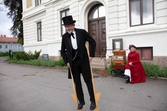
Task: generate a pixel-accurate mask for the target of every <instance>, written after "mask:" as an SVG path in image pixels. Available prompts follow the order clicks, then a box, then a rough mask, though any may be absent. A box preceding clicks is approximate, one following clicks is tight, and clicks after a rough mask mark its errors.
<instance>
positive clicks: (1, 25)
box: [0, 0, 13, 37]
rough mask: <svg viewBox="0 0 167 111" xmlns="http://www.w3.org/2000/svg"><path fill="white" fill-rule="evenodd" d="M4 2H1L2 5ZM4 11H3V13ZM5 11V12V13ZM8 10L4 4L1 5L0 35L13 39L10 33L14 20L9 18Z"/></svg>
mask: <svg viewBox="0 0 167 111" xmlns="http://www.w3.org/2000/svg"><path fill="white" fill-rule="evenodd" d="M2 1H3V0H0V3H2ZM2 9H3V11H2ZM4 10H5V11H4ZM7 12H8V10H7V8H5V6H4V5H3V4H0V35H1V34H2V35H6V36H7V37H13V36H12V35H11V34H10V33H11V32H10V30H9V29H10V28H11V27H12V20H11V19H10V18H9V17H7V15H6V14H7Z"/></svg>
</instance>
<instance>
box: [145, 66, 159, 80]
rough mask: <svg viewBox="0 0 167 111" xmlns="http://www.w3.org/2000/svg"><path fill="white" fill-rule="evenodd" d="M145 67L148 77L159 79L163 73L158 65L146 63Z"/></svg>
mask: <svg viewBox="0 0 167 111" xmlns="http://www.w3.org/2000/svg"><path fill="white" fill-rule="evenodd" d="M143 67H144V70H145V72H146V75H147V76H152V77H159V75H160V73H161V69H160V67H159V66H158V65H153V64H147V63H144V64H143Z"/></svg>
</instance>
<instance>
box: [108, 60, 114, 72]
mask: <svg viewBox="0 0 167 111" xmlns="http://www.w3.org/2000/svg"><path fill="white" fill-rule="evenodd" d="M113 64H114V61H113V60H112V61H111V63H110V66H109V68H107V73H108V74H113V72H114V70H113Z"/></svg>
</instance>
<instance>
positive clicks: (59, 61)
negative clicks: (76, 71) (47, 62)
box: [56, 57, 66, 66]
mask: <svg viewBox="0 0 167 111" xmlns="http://www.w3.org/2000/svg"><path fill="white" fill-rule="evenodd" d="M56 66H66V64H65V62H64V60H63V58H62V57H61V58H60V59H59V60H58V61H56Z"/></svg>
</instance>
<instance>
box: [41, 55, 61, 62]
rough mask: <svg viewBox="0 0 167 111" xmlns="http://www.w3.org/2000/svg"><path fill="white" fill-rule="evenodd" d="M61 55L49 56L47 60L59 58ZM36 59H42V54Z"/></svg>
mask: <svg viewBox="0 0 167 111" xmlns="http://www.w3.org/2000/svg"><path fill="white" fill-rule="evenodd" d="M60 58H61V57H60V56H49V60H55V61H57V60H59V59H60ZM38 59H42V56H40V57H39V58H38Z"/></svg>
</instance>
